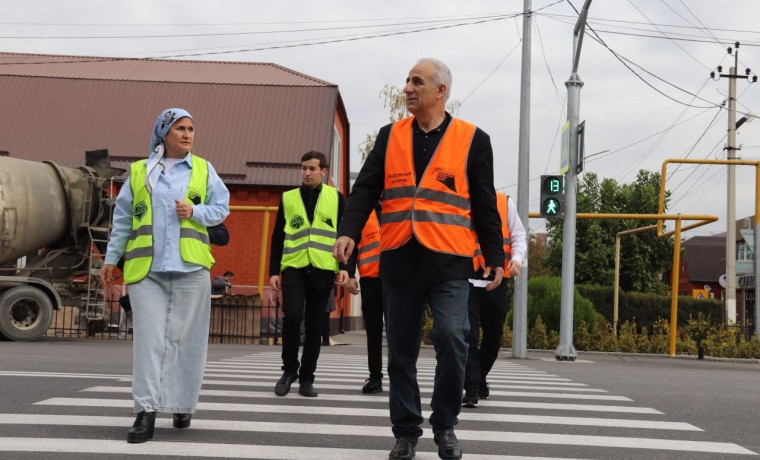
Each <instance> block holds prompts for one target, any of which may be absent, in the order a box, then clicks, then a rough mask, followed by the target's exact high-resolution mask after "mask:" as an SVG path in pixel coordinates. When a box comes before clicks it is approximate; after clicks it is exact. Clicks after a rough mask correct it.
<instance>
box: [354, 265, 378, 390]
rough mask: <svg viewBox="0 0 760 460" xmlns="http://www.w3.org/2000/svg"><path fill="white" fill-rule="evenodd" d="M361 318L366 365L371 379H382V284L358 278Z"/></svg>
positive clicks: (376, 279) (375, 280) (370, 279)
mask: <svg viewBox="0 0 760 460" xmlns="http://www.w3.org/2000/svg"><path fill="white" fill-rule="evenodd" d="M359 286H360V287H361V296H362V316H363V317H364V328H365V329H366V331H367V365H368V367H369V377H370V378H371V379H373V380H374V379H382V378H383V282H382V281H381V280H380V278H359Z"/></svg>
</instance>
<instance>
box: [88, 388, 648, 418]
mask: <svg viewBox="0 0 760 460" xmlns="http://www.w3.org/2000/svg"><path fill="white" fill-rule="evenodd" d="M204 383H205V382H204ZM106 388H115V390H106ZM82 391H92V392H105V393H128V392H131V388H130V387H91V388H86V389H84V390H82ZM206 391H224V390H208V389H202V390H201V394H206ZM233 393H234V392H233ZM246 394H249V395H250V397H252V398H268V399H275V400H281V399H282V398H281V397H279V396H275V394H274V393H273V392H269V391H250V392H248V391H247V392H246ZM294 396H295V395H294ZM296 397H298V396H296ZM319 399H320V400H322V401H351V402H370V403H381V404H388V395H387V393H386V394H384V395H382V396H374V395H337V394H329V393H320V394H319ZM421 402H422V403H423V404H429V403H430V398H421ZM480 406H482V407H505V408H513V409H538V410H569V411H584V412H619V413H626V414H653V415H663V413H662V412H660V411H658V410H656V409H652V408H650V407H636V406H614V405H596V404H558V403H534V402H521V401H497V400H495V399H488V400H485V399H484V400H481V401H480Z"/></svg>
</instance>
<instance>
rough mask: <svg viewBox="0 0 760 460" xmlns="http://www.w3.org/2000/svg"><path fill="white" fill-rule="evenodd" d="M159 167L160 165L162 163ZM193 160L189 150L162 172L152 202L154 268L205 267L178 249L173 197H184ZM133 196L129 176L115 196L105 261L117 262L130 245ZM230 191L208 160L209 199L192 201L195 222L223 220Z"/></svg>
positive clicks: (169, 270)
mask: <svg viewBox="0 0 760 460" xmlns="http://www.w3.org/2000/svg"><path fill="white" fill-rule="evenodd" d="M159 168H160V167H159ZM191 172H192V162H191V159H190V154H187V155H186V156H185V158H184V159H183V160H182V161H180V162H179V163H177V164H175V165H174V167H173V168H172V173H171V174H170V175H169V174H166V173H165V172H164V171H162V172H161V173H160V177H159V179H158V183H157V184H156V187H155V189H154V190H153V194H152V195H151V203H152V206H153V264H152V265H151V271H155V272H185V273H187V272H192V271H195V270H199V269H201V268H202V267H199V266H197V265H190V264H186V263H185V262H184V261H183V260H182V256H181V255H180V252H179V224H180V219H179V217H177V212H176V203H175V202H174V200H183V199H184V198H185V194H186V193H187V187H188V184H189V183H190V173H191ZM133 201H134V196H133V194H132V187H130V186H129V178H127V181H126V182H125V183H124V185H123V186H122V187H121V191H119V196H118V197H117V198H116V206H115V208H114V213H113V228H112V230H111V237H110V240H109V241H108V250H107V251H106V257H105V263H106V264H109V265H116V263H117V262H118V261H119V259H121V257H122V256H123V255H124V251H125V249H126V247H127V241H128V239H129V234H130V232H131V231H132V206H133ZM229 202H230V192H229V191H228V190H227V187H226V186H225V185H224V182H222V179H221V178H220V177H219V175H218V174H217V173H216V170H215V169H214V167H213V166H212V165H211V163H208V183H207V188H206V202H205V203H203V204H196V205H193V216H192V217H191V218H190V220H192V221H193V222H196V223H198V224H200V225H204V226H206V227H210V226H212V225H217V224H219V223H221V222H223V221H224V219H225V218H226V217H227V216H228V215H229V213H230V208H229Z"/></svg>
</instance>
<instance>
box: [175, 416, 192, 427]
mask: <svg viewBox="0 0 760 460" xmlns="http://www.w3.org/2000/svg"><path fill="white" fill-rule="evenodd" d="M192 418H193V415H192V414H173V415H172V419H173V421H172V425H174V428H187V427H189V426H190V420H191V419H192Z"/></svg>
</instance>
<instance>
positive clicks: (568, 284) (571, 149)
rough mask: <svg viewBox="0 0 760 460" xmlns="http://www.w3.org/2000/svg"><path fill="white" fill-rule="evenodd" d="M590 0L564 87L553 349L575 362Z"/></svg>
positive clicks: (576, 34) (579, 23)
mask: <svg viewBox="0 0 760 460" xmlns="http://www.w3.org/2000/svg"><path fill="white" fill-rule="evenodd" d="M590 6H591V0H586V3H585V4H584V5H583V9H582V10H581V13H580V15H579V16H578V21H577V22H576V23H575V29H574V30H573V65H572V71H571V72H570V78H569V79H568V80H567V81H566V82H565V87H567V119H568V122H569V124H570V128H569V129H570V132H569V134H570V139H569V140H570V142H569V145H568V149H567V152H568V156H569V158H568V165H569V169H568V170H567V173H565V221H564V223H563V227H562V287H561V290H560V295H561V300H560V324H559V345H558V346H557V349H556V350H555V351H554V358H555V359H557V360H558V361H575V358H576V357H577V356H578V354H577V353H576V352H575V347H574V346H573V307H574V303H575V214H576V202H575V192H576V190H575V182H576V176H577V174H578V173H577V171H576V169H575V168H576V166H577V165H578V158H577V157H578V124H579V120H580V105H581V88H582V87H583V81H582V80H581V77H580V76H579V75H578V64H579V61H580V57H581V45H583V33H584V31H585V30H586V17H587V16H588V9H589V7H590Z"/></svg>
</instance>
